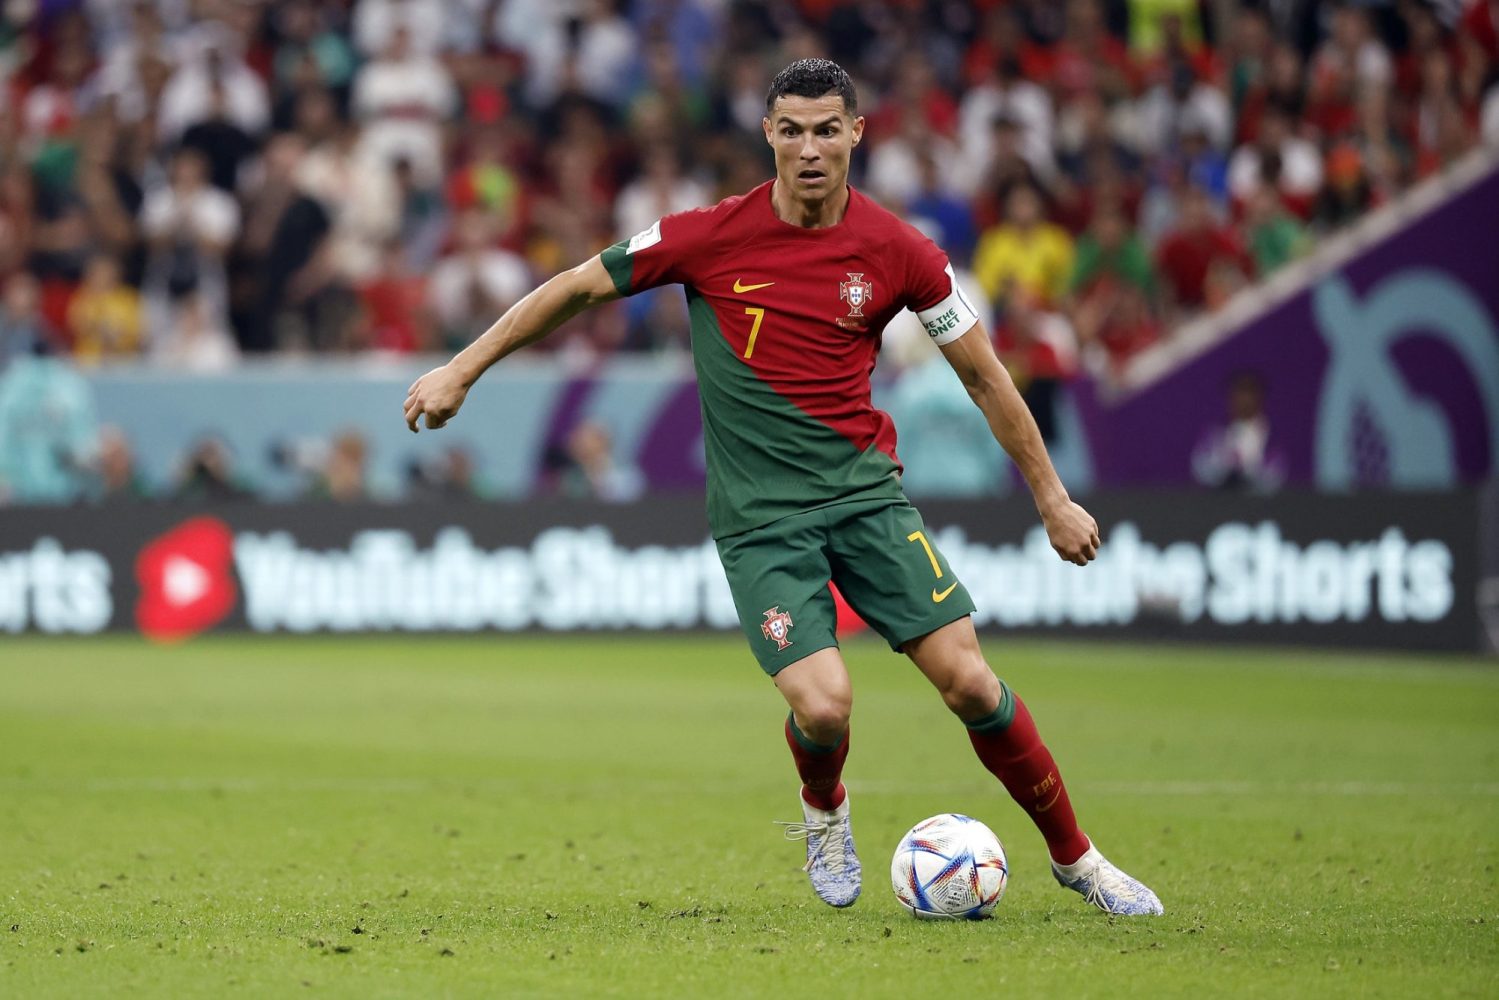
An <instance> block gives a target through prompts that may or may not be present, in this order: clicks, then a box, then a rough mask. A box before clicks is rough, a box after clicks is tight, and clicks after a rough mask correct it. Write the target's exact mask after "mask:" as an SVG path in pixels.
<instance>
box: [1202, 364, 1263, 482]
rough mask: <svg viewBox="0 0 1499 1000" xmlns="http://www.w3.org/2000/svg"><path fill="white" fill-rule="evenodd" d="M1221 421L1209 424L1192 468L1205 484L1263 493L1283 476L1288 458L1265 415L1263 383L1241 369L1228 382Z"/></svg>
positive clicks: (1254, 374)
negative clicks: (1223, 417)
mask: <svg viewBox="0 0 1499 1000" xmlns="http://www.w3.org/2000/svg"><path fill="white" fill-rule="evenodd" d="M1227 397H1228V398H1227V400H1226V405H1225V409H1226V410H1227V414H1226V416H1227V419H1226V421H1225V422H1224V423H1223V424H1220V425H1217V426H1214V427H1210V428H1208V430H1207V431H1205V432H1204V433H1203V435H1202V438H1201V440H1199V441H1198V443H1197V447H1196V448H1195V449H1194V450H1193V452H1192V471H1193V474H1194V475H1195V476H1196V477H1197V481H1198V482H1200V483H1202V484H1203V485H1204V486H1210V487H1213V488H1214V489H1220V490H1244V491H1252V492H1257V493H1264V492H1269V491H1271V490H1274V489H1276V488H1278V487H1279V486H1280V484H1281V483H1282V482H1283V481H1284V480H1285V459H1284V457H1283V456H1282V455H1281V454H1280V451H1279V449H1278V448H1277V447H1276V446H1275V444H1274V439H1273V435H1272V432H1271V428H1270V420H1269V417H1267V416H1266V415H1265V384H1264V381H1263V380H1262V379H1261V377H1260V376H1259V375H1258V374H1257V373H1255V372H1239V373H1238V374H1236V375H1235V376H1234V377H1233V378H1232V379H1231V380H1230V381H1229V384H1228V386H1227Z"/></svg>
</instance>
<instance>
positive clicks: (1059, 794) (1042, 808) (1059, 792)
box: [1036, 788, 1062, 813]
mask: <svg viewBox="0 0 1499 1000" xmlns="http://www.w3.org/2000/svg"><path fill="white" fill-rule="evenodd" d="M1061 797H1062V790H1061V789H1060V788H1058V789H1057V794H1055V795H1053V796H1052V797H1051V801H1050V802H1048V803H1046V805H1044V806H1041V805H1038V806H1036V812H1038V813H1044V812H1046V811H1047V810H1048V809H1050V808H1051V807H1052V806H1054V805H1056V804H1057V799H1060V798H1061Z"/></svg>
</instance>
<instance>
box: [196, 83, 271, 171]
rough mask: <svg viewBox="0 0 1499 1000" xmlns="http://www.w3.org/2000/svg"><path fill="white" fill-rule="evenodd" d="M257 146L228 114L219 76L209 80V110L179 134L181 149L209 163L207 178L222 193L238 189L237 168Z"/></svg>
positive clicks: (222, 84)
mask: <svg viewBox="0 0 1499 1000" xmlns="http://www.w3.org/2000/svg"><path fill="white" fill-rule="evenodd" d="M257 146H258V144H257V143H256V142H255V140H254V139H253V138H251V137H250V133H248V132H246V131H245V129H244V128H242V127H241V126H240V125H239V124H238V123H236V122H235V121H234V120H233V119H232V118H231V117H230V114H229V96H228V93H227V92H226V90H225V88H224V81H223V79H222V78H221V77H217V76H212V77H209V79H208V107H207V109H206V110H205V111H204V113H203V117H202V118H201V119H199V120H198V121H196V122H194V123H193V124H192V125H189V126H188V128H187V130H186V131H185V132H183V133H182V148H183V149H195V150H197V151H198V153H199V154H200V155H201V156H202V157H203V159H204V160H206V161H207V163H208V179H209V180H210V181H212V182H213V185H214V186H215V187H217V188H218V189H219V190H221V191H228V192H230V193H231V194H232V193H234V192H235V191H236V190H238V189H239V168H240V166H241V165H242V164H243V163H244V162H245V161H246V160H248V159H249V158H250V157H251V156H252V155H254V153H255V151H256V149H257Z"/></svg>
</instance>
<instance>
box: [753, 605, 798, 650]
mask: <svg viewBox="0 0 1499 1000" xmlns="http://www.w3.org/2000/svg"><path fill="white" fill-rule="evenodd" d="M760 631H761V632H764V633H765V638H767V639H772V640H774V641H775V644H776V651H777V652H780V651H781V650H783V649H785V648H786V647H787V646H789V645H791V639H790V635H791V616H790V615H788V614H787V613H786V612H784V611H782V610H781V609H780V607H779V606H777V607H774V608H771V609H770V610H769V611H767V612H765V620H764V621H763V622H761V623H760Z"/></svg>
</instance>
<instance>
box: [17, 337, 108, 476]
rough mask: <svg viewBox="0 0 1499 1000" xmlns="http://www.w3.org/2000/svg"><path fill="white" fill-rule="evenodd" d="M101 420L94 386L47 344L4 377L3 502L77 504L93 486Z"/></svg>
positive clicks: (29, 355) (22, 360)
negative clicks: (90, 483) (90, 474)
mask: <svg viewBox="0 0 1499 1000" xmlns="http://www.w3.org/2000/svg"><path fill="white" fill-rule="evenodd" d="M98 429H99V428H98V421H97V420H96V419H95V416H94V400H93V394H92V392H91V390H90V389H89V385H88V383H87V382H86V381H85V380H84V379H83V378H82V376H80V375H79V374H78V373H77V371H76V370H75V369H74V368H73V366H72V365H70V364H69V363H68V362H67V361H65V360H64V359H62V358H60V357H58V356H56V355H53V354H51V353H50V349H49V348H48V346H47V345H46V344H45V343H42V344H41V345H40V346H39V347H37V348H36V349H35V351H34V352H33V353H30V354H26V355H23V356H21V357H17V358H13V359H12V360H11V362H10V364H9V366H7V367H6V369H5V371H4V372H3V373H0V502H12V503H71V502H73V501H74V500H76V499H78V498H79V497H80V496H82V495H83V493H84V490H85V489H86V488H87V486H88V470H89V467H90V465H91V463H92V462H93V459H94V452H95V449H96V447H97V438H98Z"/></svg>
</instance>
